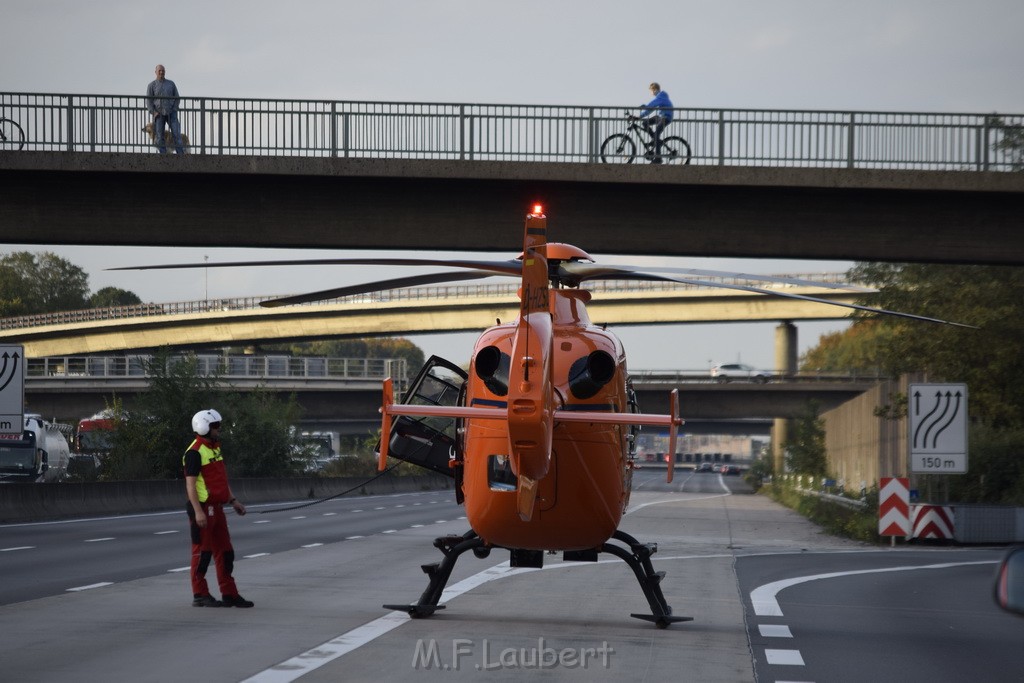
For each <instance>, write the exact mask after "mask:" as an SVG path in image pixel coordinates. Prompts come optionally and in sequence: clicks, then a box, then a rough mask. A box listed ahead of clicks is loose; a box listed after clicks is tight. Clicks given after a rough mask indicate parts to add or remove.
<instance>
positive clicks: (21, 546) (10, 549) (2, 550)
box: [0, 545, 35, 553]
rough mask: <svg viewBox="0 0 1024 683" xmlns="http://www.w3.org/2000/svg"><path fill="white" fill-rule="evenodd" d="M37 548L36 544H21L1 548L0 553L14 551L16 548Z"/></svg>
mask: <svg viewBox="0 0 1024 683" xmlns="http://www.w3.org/2000/svg"><path fill="white" fill-rule="evenodd" d="M33 548H35V546H34V545H19V546H18V547H16V548H0V553H12V552H14V551H15V550H32V549H33Z"/></svg>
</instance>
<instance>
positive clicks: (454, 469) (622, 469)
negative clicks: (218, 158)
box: [114, 205, 972, 628]
mask: <svg viewBox="0 0 1024 683" xmlns="http://www.w3.org/2000/svg"><path fill="white" fill-rule="evenodd" d="M300 263H301V264H307V265H308V264H316V265H330V264H335V265H386V266H407V265H416V266H422V265H438V266H457V267H460V268H463V269H465V270H462V271H456V272H452V271H449V272H445V273H438V274H428V275H416V276H411V277H404V278H395V279H391V280H386V281H380V282H374V283H368V284H362V285H353V286H346V287H339V288H334V289H329V290H323V291H318V292H312V293H308V294H301V295H297V296H290V297H282V298H277V299H271V300H268V301H264V302H262V304H261V305H263V306H271V307H273V306H284V305H290V304H298V303H307V302H312V301H322V300H326V299H333V298H337V297H341V296H347V295H352V294H362V293H367V292H374V291H380V290H384V289H393V288H397V287H407V286H413V285H422V284H428V283H437V282H447V281H453V280H470V279H479V278H486V277H493V276H513V277H519V278H521V282H522V284H521V287H520V290H519V298H520V310H519V316H518V318H517V319H516V320H515V321H512V322H508V323H501V322H500V321H499V323H498V324H497V325H495V326H494V327H491V328H489V329H487V330H485V331H484V332H483V333H482V334H481V336H480V338H479V339H478V340H477V342H476V345H475V347H474V349H473V356H472V358H471V360H470V367H469V372H468V373H467V372H466V371H464V370H463V369H462V368H460V367H458V366H457V365H455V364H453V363H450V362H448V361H446V360H444V359H441V358H438V357H436V356H434V357H431V358H430V359H429V360H428V361H427V363H426V364H425V365H424V367H423V369H422V370H421V371H420V373H419V374H418V376H417V377H416V379H415V380H414V381H413V383H412V385H411V386H410V389H409V391H408V392H407V394H406V397H405V401H404V402H403V403H395V401H394V390H393V386H392V381H391V379H387V380H385V382H384V391H383V402H382V405H381V408H380V411H381V415H382V423H381V435H382V438H381V441H380V443H379V445H378V452H379V462H378V464H379V468H380V469H381V470H383V469H385V467H386V461H387V459H388V457H394V458H397V459H399V460H404V461H407V462H410V463H413V464H416V465H419V466H422V467H424V468H427V469H430V470H433V471H436V472H439V473H442V474H444V475H446V476H450V477H452V478H453V479H454V481H455V495H456V500H457V502H458V503H459V504H464V505H465V507H466V517H467V520H468V521H469V526H470V530H469V531H467V532H466V533H464V534H462V535H461V536H445V537H441V538H438V539H436V540H435V541H434V545H435V547H437V548H438V549H440V550H441V552H442V553H443V555H444V559H443V560H442V561H441V562H440V563H435V564H430V565H424V566H423V569H424V572H425V573H426V574H427V575H428V577H429V582H428V586H427V588H426V590H424V592H423V593H422V595H421V596H420V598H419V600H418V601H417V602H415V603H412V604H399V605H384V607H385V608H387V609H396V610H402V611H405V612H407V613H408V614H409V615H410V616H412V617H426V616H430V615H431V614H433V613H434V612H435V611H436V610H439V609H444V606H443V605H439V604H438V603H439V601H440V599H441V594H442V592H443V590H444V588H445V586H446V584H447V582H448V579H449V578H450V576H451V573H452V570H453V569H454V566H455V563H456V562H457V560H458V558H459V557H460V556H461V555H462V554H464V553H466V552H468V551H473V554H474V555H476V556H477V557H480V558H483V557H487V556H488V555H489V554H490V552H491V550H492V549H494V548H501V549H506V550H508V551H509V552H510V564H511V566H513V567H536V568H539V567H542V566H543V561H544V554H545V552H553V551H561V552H562V553H563V559H564V560H567V561H590V562H595V561H597V558H598V555H599V554H600V553H602V552H604V553H610V554H612V555H614V556H616V557H618V558H620V559H622V560H623V561H624V562H626V563H627V564H628V565H629V566H630V568H631V569H632V570H633V573H634V575H635V576H636V579H637V581H638V582H639V584H640V587H641V589H642V591H643V593H644V596H645V597H646V598H647V601H648V604H649V605H650V609H651V614H633V615H631V616H633V617H636V618H638V619H643V620H646V621H651V622H653V623H654V624H655V625H656V626H657V627H658V628H665V627H667V626H668V625H669V624H671V623H674V622H682V621H690V620H692V617H684V616H677V615H674V614H673V613H672V608H671V607H670V606H669V605H668V603H667V602H666V600H665V597H664V594H663V592H662V590H661V586H660V584H661V580H662V578H663V577H664V572H656V571H654V568H653V566H652V563H651V556H652V555H653V554H654V553H655V552H657V545H656V544H654V543H642V542H640V541H638V540H637V539H635V538H633V537H632V536H630V535H629V534H627V533H625V532H623V531H622V530H620V529H619V528H618V526H619V523H620V522H621V520H622V516H623V514H624V512H625V510H626V506H627V505H628V503H629V495H630V488H631V484H632V469H633V457H634V455H635V444H636V437H637V433H638V431H639V429H640V428H641V427H642V426H658V427H667V428H668V431H669V448H668V453H669V457H668V458H667V459H666V462H667V465H668V467H667V480H668V481H669V482H671V481H672V477H673V464H674V458H673V457H672V454H674V453H675V439H676V433H677V431H678V428H679V426H680V425H682V423H683V422H682V420H681V419H680V417H679V415H680V412H679V399H678V393H677V391H673V392H672V396H671V402H670V406H671V408H670V414H668V415H650V414H643V413H641V412H640V410H639V407H638V405H637V401H636V396H635V393H634V390H633V387H632V384H631V382H630V378H629V373H628V370H627V365H626V353H625V351H624V349H623V347H622V344H621V343H620V342H619V340H618V338H617V337H616V336H615V335H614V334H612V333H611V332H609V331H608V330H606V329H605V328H603V327H599V326H597V325H594V324H593V323H592V322H591V321H590V318H589V317H588V315H587V310H586V304H587V303H588V302H589V301H590V298H591V294H590V292H589V291H587V290H585V289H580V288H579V285H580V284H581V283H582V282H584V281H587V280H599V279H613V280H654V281H669V282H680V283H690V284H698V285H703V286H714V287H724V288H728V289H736V290H742V291H748V292H756V293H761V294H768V295H772V296H782V297H787V298H794V299H801V300H806V301H815V302H819V303H825V304H830V305H836V306H843V307H846V308H851V309H856V310H862V311H866V312H870V313H884V314H888V315H894V316H899V317H904V318H910V319H915V320H923V321H928V322H934V323H942V324H950V325H957V326H961V327H972V326H970V325H963V324H961V323H951V322H948V321H944V320H939V319H936V318H928V317H925V316H920V315H914V314H910V313H900V312H896V311H887V310H884V309H878V308H872V307H868V306H862V305H859V304H849V303H842V302H835V301H828V300H826V299H820V298H816V297H811V296H806V295H801V294H795V293H791V292H786V291H785V290H778V289H772V290H769V289H762V288H759V287H754V286H751V285H743V284H733V283H725V282H720V281H707V280H700V279H695V278H699V277H702V276H709V275H713V276H721V275H729V276H736V275H737V274H736V273H723V272H720V271H709V270H701V269H682V268H668V267H653V268H651V267H648V268H646V269H643V270H641V269H639V268H635V267H632V266H603V265H598V264H596V263H595V262H594V260H593V259H592V258H591V257H590V256H589V255H588V254H587V253H586V252H584V251H583V250H581V249H579V248H577V247H574V246H571V245H568V244H561V243H554V242H548V241H547V217H546V216H545V215H544V212H543V208H542V207H541V206H540V205H535V206H534V207H533V210H532V212H531V213H529V214H528V215H527V216H526V223H525V228H524V237H523V252H522V254H521V255H520V257H519V258H518V259H514V260H507V261H487V260H455V259H443V260H442V259H379V258H365V259H364V258H355V259H352V258H345V259H314V260H303V261H246V262H233V263H202V264H188V265H160V266H141V267H138V266H137V267H132V268H116V269H114V270H150V269H163V268H210V267H237V266H268V265H297V264H300ZM652 271H656V272H652ZM662 273H667V274H662ZM743 277H745V278H747V279H750V280H765V281H771V282H784V283H791V284H801V285H815V286H819V287H822V286H824V287H833V288H842V287H848V286H847V285H840V284H827V283H820V282H810V281H807V280H801V279H797V278H785V277H774V276H764V275H744V276H743Z"/></svg>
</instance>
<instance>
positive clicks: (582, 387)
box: [569, 351, 615, 399]
mask: <svg viewBox="0 0 1024 683" xmlns="http://www.w3.org/2000/svg"><path fill="white" fill-rule="evenodd" d="M614 376H615V359H613V358H612V357H611V356H610V355H609V354H608V353H607V352H605V351H594V352H593V353H591V354H590V355H588V356H587V357H585V358H580V359H579V360H577V361H576V362H575V363H573V364H572V367H571V368H570V369H569V391H571V392H572V395H573V396H575V397H576V398H579V399H587V398H591V397H592V396H595V395H596V394H597V392H598V391H600V390H601V387H603V386H604V385H605V384H608V382H610V381H611V379H612V378H613V377H614Z"/></svg>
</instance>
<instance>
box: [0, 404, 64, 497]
mask: <svg viewBox="0 0 1024 683" xmlns="http://www.w3.org/2000/svg"><path fill="white" fill-rule="evenodd" d="M70 457H71V449H70V448H69V447H68V440H67V437H65V436H64V434H62V433H61V431H60V428H59V427H58V426H57V425H55V424H52V423H50V422H47V421H46V420H44V419H43V418H42V416H41V415H38V414H35V413H29V414H26V415H25V429H24V431H23V432H22V433H21V434H20V435H18V434H0V482H15V481H27V482H55V481H62V480H63V479H64V478H65V477H66V476H67V471H68V461H69V460H70Z"/></svg>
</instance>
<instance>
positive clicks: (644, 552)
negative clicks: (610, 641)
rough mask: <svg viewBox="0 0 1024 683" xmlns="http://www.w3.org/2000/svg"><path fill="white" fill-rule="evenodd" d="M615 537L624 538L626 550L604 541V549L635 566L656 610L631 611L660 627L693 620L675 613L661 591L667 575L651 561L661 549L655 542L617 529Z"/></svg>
mask: <svg viewBox="0 0 1024 683" xmlns="http://www.w3.org/2000/svg"><path fill="white" fill-rule="evenodd" d="M612 538H614V539H615V540H616V541H621V542H622V543H625V544H626V545H628V546H629V550H628V551H627V550H626V549H625V548H622V547H620V546H617V545H612V544H611V543H604V544H602V545H601V552H605V553H611V554H612V555H615V556H616V557H618V558H619V559H621V560H622V561H624V562H625V563H626V564H628V565H629V567H630V569H632V570H633V574H635V575H636V580H637V581H638V582H639V583H640V589H641V590H643V592H644V597H646V598H647V603H648V604H649V605H650V606H651V612H653V614H630V615H629V616H631V617H633V618H635V619H643V620H644V621H650V622H653V623H654V625H655V626H657V627H658V628H667V627H668V625H669V624H675V623H679V622H681V621H693V617H676V616H672V607H671V606H670V605H669V604H668V603H667V602H666V601H665V594H664V593H662V592H661V580H662V579H663V578H665V572H656V571H654V566H653V565H652V564H651V555H653V554H654V553H656V552H658V545H657V544H656V543H641V542H640V541H638V540H636V539H635V538H633V537H632V536H630V535H629V534H627V533H626V532H625V531H619V530H618V529H616V531H615V533H614V534H612Z"/></svg>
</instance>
